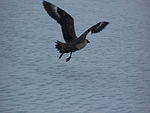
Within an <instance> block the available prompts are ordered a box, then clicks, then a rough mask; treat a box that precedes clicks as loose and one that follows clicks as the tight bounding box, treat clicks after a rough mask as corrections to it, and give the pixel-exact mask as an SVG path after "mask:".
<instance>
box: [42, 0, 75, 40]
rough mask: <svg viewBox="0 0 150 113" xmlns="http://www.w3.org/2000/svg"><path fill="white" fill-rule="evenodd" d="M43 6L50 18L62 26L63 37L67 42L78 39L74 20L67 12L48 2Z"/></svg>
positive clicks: (44, 2)
mask: <svg viewBox="0 0 150 113" xmlns="http://www.w3.org/2000/svg"><path fill="white" fill-rule="evenodd" d="M43 6H44V8H45V10H46V11H47V13H48V14H49V16H51V17H52V18H53V19H54V20H56V21H57V23H59V24H60V25H61V29H62V33H63V37H64V40H65V41H66V42H70V41H71V40H73V39H74V38H76V33H75V27H74V19H73V18H72V17H71V16H70V15H69V14H68V13H67V12H65V11H64V10H63V9H61V8H59V7H57V6H55V5H53V4H51V3H49V2H47V1H43Z"/></svg>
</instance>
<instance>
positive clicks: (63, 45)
mask: <svg viewBox="0 0 150 113" xmlns="http://www.w3.org/2000/svg"><path fill="white" fill-rule="evenodd" d="M55 47H56V49H57V50H58V51H59V52H60V53H69V52H71V51H72V50H71V48H70V47H69V46H68V45H67V44H66V43H63V42H60V41H57V42H56V45H55Z"/></svg>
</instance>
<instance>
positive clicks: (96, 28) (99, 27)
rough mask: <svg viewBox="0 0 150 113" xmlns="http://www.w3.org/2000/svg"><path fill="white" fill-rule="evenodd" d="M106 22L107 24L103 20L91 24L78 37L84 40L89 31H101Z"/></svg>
mask: <svg viewBox="0 0 150 113" xmlns="http://www.w3.org/2000/svg"><path fill="white" fill-rule="evenodd" d="M108 24H109V22H105V21H104V22H99V23H97V24H95V25H93V26H92V27H90V28H89V29H88V30H86V31H85V32H84V33H83V34H82V35H81V36H80V37H79V38H80V39H81V40H84V39H85V38H86V36H87V34H88V33H89V32H91V33H98V32H100V31H102V30H103V29H104V28H105V27H106V26H107V25H108Z"/></svg>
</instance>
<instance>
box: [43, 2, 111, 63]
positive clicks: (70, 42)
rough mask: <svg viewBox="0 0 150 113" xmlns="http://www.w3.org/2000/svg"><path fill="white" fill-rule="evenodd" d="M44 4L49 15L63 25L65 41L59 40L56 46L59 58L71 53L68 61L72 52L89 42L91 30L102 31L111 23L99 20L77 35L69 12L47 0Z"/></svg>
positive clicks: (92, 31)
mask: <svg viewBox="0 0 150 113" xmlns="http://www.w3.org/2000/svg"><path fill="white" fill-rule="evenodd" d="M43 5H44V8H45V10H46V11H47V13H48V14H49V16H51V17H52V18H53V19H54V20H56V22H57V23H58V24H60V26H61V30H62V33H63V37H64V40H65V43H63V42H60V41H57V42H56V45H55V47H56V48H57V50H58V51H59V52H60V53H61V55H60V56H59V58H61V57H62V56H63V54H64V53H70V56H69V57H68V58H67V59H66V62H68V61H69V60H70V59H71V56H72V52H75V51H77V50H80V49H82V48H84V47H85V46H86V45H87V44H88V43H89V41H88V40H87V39H86V37H87V35H88V33H89V32H91V33H97V32H100V31H101V30H103V29H104V28H105V27H106V26H107V24H109V22H105V21H104V22H99V23H97V24H96V25H94V26H92V27H90V28H89V29H88V30H86V31H85V32H84V33H83V34H81V36H79V37H77V36H76V33H75V28H74V19H73V18H72V17H71V16H70V15H69V14H68V13H67V12H65V11H64V10H62V9H60V8H59V7H57V6H55V5H53V4H51V3H49V2H47V1H43Z"/></svg>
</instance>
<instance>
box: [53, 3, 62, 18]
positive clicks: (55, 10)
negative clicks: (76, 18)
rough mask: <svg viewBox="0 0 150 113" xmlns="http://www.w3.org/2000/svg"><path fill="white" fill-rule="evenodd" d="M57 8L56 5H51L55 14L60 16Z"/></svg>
mask: <svg viewBox="0 0 150 113" xmlns="http://www.w3.org/2000/svg"><path fill="white" fill-rule="evenodd" d="M57 9H58V7H56V6H54V7H53V10H54V12H55V14H56V15H57V16H58V17H59V18H60V15H59V13H58V12H57Z"/></svg>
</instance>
